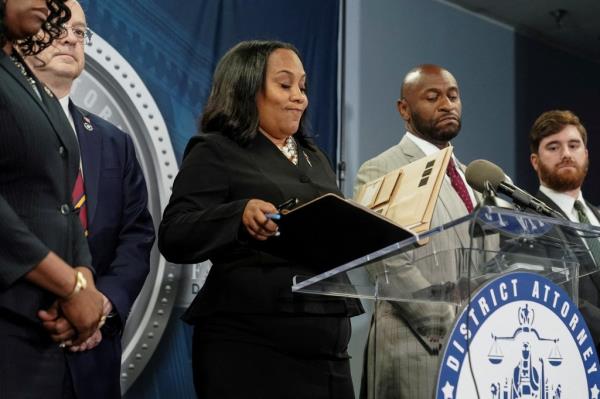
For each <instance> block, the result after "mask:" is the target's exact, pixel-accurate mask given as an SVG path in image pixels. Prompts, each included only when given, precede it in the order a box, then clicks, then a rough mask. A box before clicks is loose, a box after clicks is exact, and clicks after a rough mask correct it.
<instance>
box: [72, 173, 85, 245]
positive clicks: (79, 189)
mask: <svg viewBox="0 0 600 399" xmlns="http://www.w3.org/2000/svg"><path fill="white" fill-rule="evenodd" d="M71 198H72V200H73V207H74V208H75V210H76V211H78V212H79V220H80V221H81V225H82V226H83V231H84V232H85V235H86V236H87V235H88V231H87V227H88V224H87V205H86V203H85V186H84V184H83V174H81V168H79V173H77V179H75V187H73V194H72V196H71Z"/></svg>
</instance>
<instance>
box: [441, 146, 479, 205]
mask: <svg viewBox="0 0 600 399" xmlns="http://www.w3.org/2000/svg"><path fill="white" fill-rule="evenodd" d="M446 173H448V177H450V183H452V187H454V190H455V191H456V193H457V194H458V196H459V197H460V199H461V200H462V201H463V202H464V203H465V206H466V207H467V211H468V212H469V213H471V212H472V211H473V202H471V196H470V195H469V191H468V190H467V185H466V184H465V182H464V181H463V179H462V177H460V175H459V174H458V170H456V165H454V159H452V158H450V162H448V169H447V170H446Z"/></svg>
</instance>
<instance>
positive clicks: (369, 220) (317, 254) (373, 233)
mask: <svg viewBox="0 0 600 399" xmlns="http://www.w3.org/2000/svg"><path fill="white" fill-rule="evenodd" d="M276 222H277V224H278V225H279V231H280V232H281V235H280V236H278V237H272V238H269V239H268V240H267V242H268V244H267V245H266V248H264V250H266V251H267V252H270V253H272V254H274V255H277V256H280V257H283V258H286V259H289V260H294V261H298V262H302V263H306V264H308V265H313V266H315V267H317V268H324V270H323V271H325V270H329V269H331V268H334V267H337V266H340V265H343V264H345V263H348V262H350V261H352V260H354V259H357V258H360V257H362V256H365V255H368V254H370V253H372V252H375V251H377V250H379V249H381V248H384V247H386V246H388V245H391V244H394V243H396V242H399V241H403V240H405V239H407V238H410V237H412V236H413V235H414V234H413V233H411V232H410V231H408V230H406V229H403V228H402V227H400V226H398V225H397V224H395V223H394V222H393V221H391V220H390V219H387V218H386V217H384V216H381V215H379V214H377V213H376V212H374V211H371V210H370V209H368V208H366V207H364V206H362V205H359V204H357V203H355V202H352V201H349V200H345V199H344V198H341V197H339V196H337V195H335V194H326V195H324V196H322V197H319V198H317V199H314V200H312V201H310V202H307V203H306V204H303V205H300V206H298V207H296V208H294V209H292V210H291V211H282V214H281V219H280V220H278V221H276Z"/></svg>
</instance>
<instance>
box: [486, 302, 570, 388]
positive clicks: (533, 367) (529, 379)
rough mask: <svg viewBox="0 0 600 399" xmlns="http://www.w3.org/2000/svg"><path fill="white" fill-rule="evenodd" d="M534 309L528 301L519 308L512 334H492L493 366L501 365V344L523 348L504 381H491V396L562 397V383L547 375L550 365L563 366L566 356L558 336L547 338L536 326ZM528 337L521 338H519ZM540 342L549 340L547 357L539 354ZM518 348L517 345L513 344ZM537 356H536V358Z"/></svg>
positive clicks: (490, 360) (491, 359)
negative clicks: (562, 353)
mask: <svg viewBox="0 0 600 399" xmlns="http://www.w3.org/2000/svg"><path fill="white" fill-rule="evenodd" d="M534 320H535V309H534V308H532V307H530V306H529V304H525V306H524V307H520V308H519V311H518V321H519V327H518V328H517V329H516V330H515V331H514V332H513V334H512V335H510V336H504V337H503V336H495V335H492V339H493V344H492V347H491V350H490V352H489V354H488V360H489V362H490V363H491V364H493V365H501V364H502V363H503V361H504V354H503V351H502V349H501V343H502V342H507V343H512V344H513V345H512V346H513V349H517V350H519V348H518V347H519V346H520V351H521V358H520V359H519V361H518V362H517V364H515V365H514V367H513V369H512V374H511V375H509V376H506V377H505V378H504V381H495V382H493V383H491V384H490V394H491V396H490V398H491V399H509V398H510V399H534V398H536V399H537V398H539V399H561V398H562V390H563V388H562V384H561V383H560V382H557V383H553V381H552V379H551V378H550V377H548V376H547V375H546V374H547V373H546V369H547V368H548V367H560V366H561V364H562V362H563V358H562V356H561V354H560V348H559V345H558V343H559V342H558V341H559V339H557V338H545V337H543V336H542V335H540V333H539V332H538V331H537V330H536V329H535V328H534V326H533V322H534ZM522 336H526V338H524V339H521V340H519V338H520V337H522ZM537 342H550V343H552V344H553V347H552V350H551V351H550V353H549V354H548V356H547V357H544V356H542V355H541V354H537V353H536V350H535V349H536V347H537V345H536V343H537ZM515 344H516V346H517V348H514V346H515ZM536 357H537V359H536Z"/></svg>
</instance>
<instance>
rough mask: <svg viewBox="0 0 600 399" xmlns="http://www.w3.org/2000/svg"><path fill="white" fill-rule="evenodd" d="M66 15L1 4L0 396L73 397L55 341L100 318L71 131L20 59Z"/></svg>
mask: <svg viewBox="0 0 600 399" xmlns="http://www.w3.org/2000/svg"><path fill="white" fill-rule="evenodd" d="M69 17H70V13H69V9H68V8H66V7H65V6H64V4H63V1H62V0H2V1H0V46H1V47H2V51H0V398H40V397H44V398H56V399H59V398H60V399H64V398H70V397H73V393H72V390H71V381H70V374H69V372H68V366H67V364H66V359H65V354H64V349H63V348H61V347H60V346H59V343H61V342H62V343H64V344H65V345H66V344H68V343H69V342H65V341H71V342H72V343H75V344H79V343H81V342H84V341H85V340H86V339H87V338H88V337H89V336H90V335H91V334H93V333H94V331H95V330H96V329H97V328H98V325H99V323H100V317H101V314H102V296H101V294H100V293H99V292H98V291H97V290H96V289H95V287H94V282H93V278H92V272H91V270H90V269H89V265H91V259H90V256H89V252H88V249H87V244H86V241H85V237H84V235H83V230H82V228H81V224H80V223H79V219H78V217H77V215H76V214H75V213H74V212H72V205H71V192H72V190H73V185H74V183H75V176H76V175H77V171H78V167H79V151H78V149H77V142H76V140H75V136H74V132H73V131H72V129H71V127H70V126H69V124H68V121H67V120H66V118H65V116H64V113H63V112H62V110H61V108H60V104H58V101H57V100H56V98H54V96H53V94H52V93H51V92H50V91H49V90H48V89H47V88H46V87H45V86H43V85H42V84H41V83H40V82H39V81H38V80H37V79H35V77H34V76H33V74H32V73H31V71H29V69H28V68H27V67H26V65H25V63H24V61H23V59H22V58H21V55H20V53H21V54H34V53H36V52H38V51H41V50H42V49H43V48H44V47H46V46H48V45H50V44H51V43H52V41H53V40H54V39H56V38H57V37H59V36H60V35H61V34H63V29H62V27H61V26H62V24H63V23H64V22H66V21H68V20H69ZM40 29H42V30H41V31H40ZM17 46H18V47H19V51H17V49H16V47H17ZM86 266H88V267H86ZM39 312H45V313H41V314H46V315H48V314H50V315H56V314H58V313H60V314H61V315H63V316H64V318H65V319H66V320H68V321H69V322H70V324H69V325H68V326H67V325H65V324H61V323H56V322H52V321H49V322H48V323H45V324H42V321H41V319H40V318H39V316H40V313H39ZM71 326H73V327H71ZM53 341H54V342H53ZM63 346H64V345H63Z"/></svg>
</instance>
